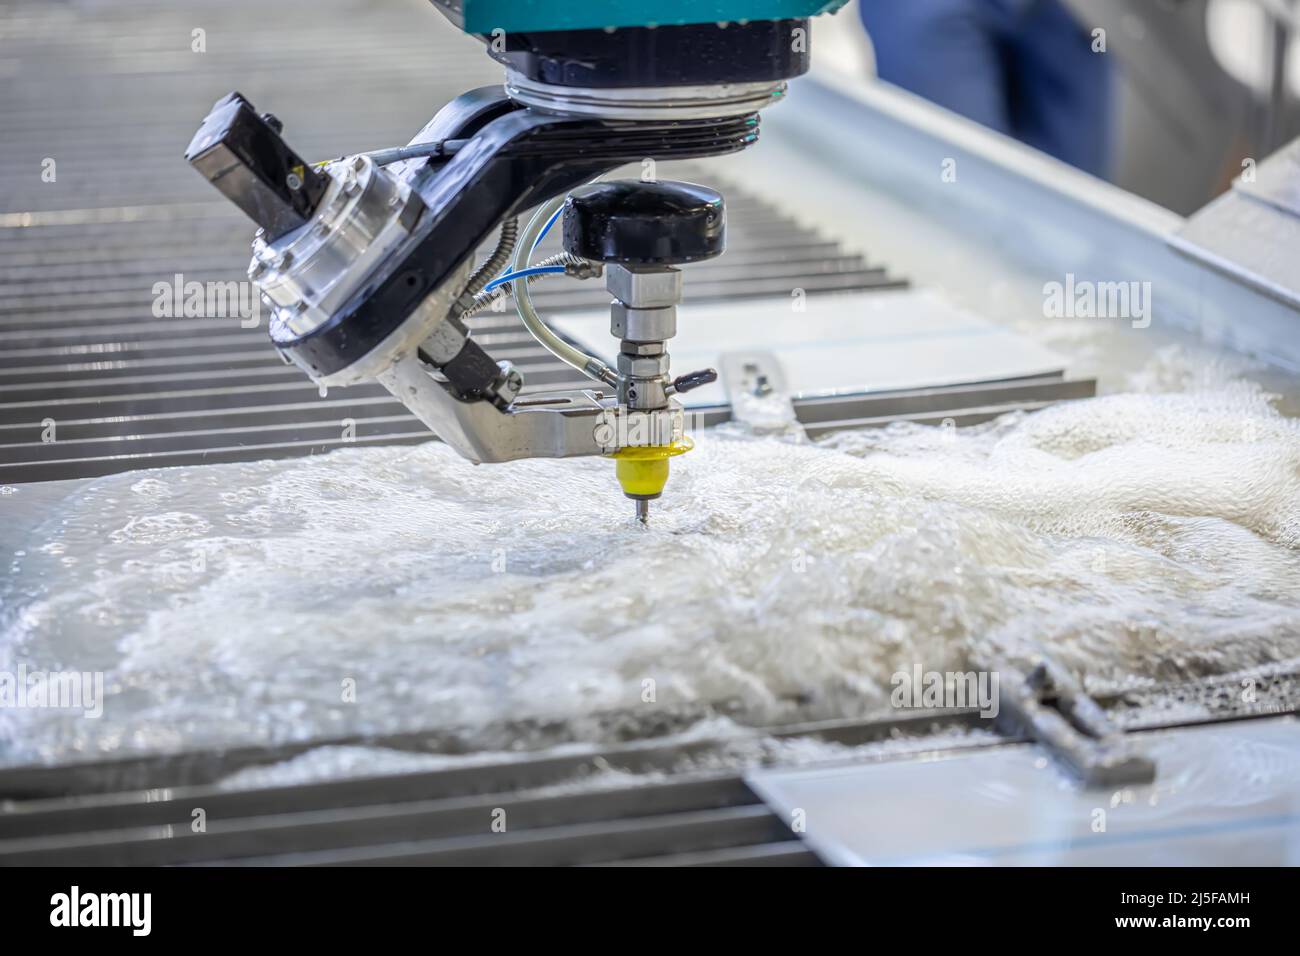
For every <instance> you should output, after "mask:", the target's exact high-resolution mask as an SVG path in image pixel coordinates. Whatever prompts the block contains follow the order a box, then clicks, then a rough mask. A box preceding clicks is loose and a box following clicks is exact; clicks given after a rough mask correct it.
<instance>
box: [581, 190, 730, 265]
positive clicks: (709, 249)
mask: <svg viewBox="0 0 1300 956" xmlns="http://www.w3.org/2000/svg"><path fill="white" fill-rule="evenodd" d="M726 244H727V211H726V207H725V206H724V205H723V202H722V194H721V193H720V192H718V191H717V190H715V189H710V188H709V187H707V186H697V185H695V184H694V183H678V182H661V183H642V182H637V181H635V180H616V181H614V182H608V183H592V184H591V185H589V186H581V187H579V188H577V189H575V190H574V191H573V192H571V193H570V194H569V198H568V200H567V201H566V202H565V204H564V248H565V249H567V250H568V251H569V252H571V253H573V254H574V255H575V256H582V258H584V259H594V260H596V261H598V262H617V263H621V264H623V265H628V266H660V265H663V266H668V265H675V264H677V263H683V262H699V261H701V260H703V259H712V258H713V257H714V256H718V255H721V254H722V251H723V249H725V248H726Z"/></svg>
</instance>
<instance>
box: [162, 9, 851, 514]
mask: <svg viewBox="0 0 1300 956" xmlns="http://www.w3.org/2000/svg"><path fill="white" fill-rule="evenodd" d="M434 2H435V5H436V6H438V7H439V8H440V9H441V10H442V11H443V12H444V13H445V14H446V15H447V16H448V17H449V18H450V19H451V20H452V21H453V22H454V23H456V24H457V25H458V26H460V27H461V28H462V29H463V30H464V31H465V32H466V33H470V34H473V35H476V36H478V37H479V38H480V39H481V40H482V41H483V42H484V43H485V44H486V47H487V52H488V55H489V56H491V57H492V58H493V59H495V60H497V61H498V62H500V63H501V64H502V65H503V66H504V67H505V72H506V76H505V83H504V84H503V85H502V86H492V87H484V88H481V89H477V90H473V91H471V92H468V93H466V94H464V95H463V96H461V97H459V98H458V99H456V100H454V101H453V102H451V103H449V104H448V105H447V106H445V107H444V108H443V109H442V110H441V111H440V112H439V113H438V114H437V115H436V116H435V117H434V118H433V119H432V120H431V121H430V122H429V123H428V124H427V125H426V126H425V127H424V129H422V130H421V131H420V132H419V134H418V135H417V136H416V137H415V138H414V139H413V140H412V141H411V142H410V143H409V144H408V145H406V146H404V147H397V148H393V149H385V150H379V151H377V152H374V153H366V154H360V155H355V156H348V157H343V158H341V159H338V160H335V161H332V162H329V163H322V164H315V165H313V164H311V163H309V162H307V161H306V160H304V159H303V157H301V156H300V155H299V154H297V153H296V152H295V151H294V150H293V149H291V148H290V147H289V146H288V145H287V144H286V143H285V141H284V139H283V138H282V137H281V131H282V126H281V123H280V121H279V120H278V119H276V118H275V116H273V115H272V114H269V113H264V114H259V113H258V111H257V110H256V109H255V108H254V107H253V105H252V104H251V103H249V102H248V100H246V99H245V98H244V97H243V96H241V95H240V94H238V93H231V94H230V95H228V96H227V97H225V98H224V99H222V100H220V101H219V102H218V103H217V104H216V105H215V106H214V107H213V109H212V111H211V112H210V113H209V114H208V116H207V118H206V119H205V120H204V122H203V125H202V127H201V128H200V129H199V131H198V133H196V134H195V136H194V139H193V141H192V142H191V143H190V146H189V149H188V150H187V151H186V158H187V159H188V160H189V162H190V163H191V164H192V165H193V166H194V167H195V168H196V169H197V170H198V171H199V172H200V173H202V174H203V175H204V176H205V177H206V178H207V179H208V180H209V181H210V182H211V183H212V184H213V185H214V186H216V187H217V188H218V189H219V190H220V191H221V192H222V193H223V194H224V195H225V196H226V197H227V198H229V199H230V200H231V201H232V202H234V203H235V204H236V205H238V206H239V207H240V208H241V209H243V211H244V212H245V213H247V214H248V216H249V217H250V218H251V219H253V220H254V222H256V223H257V224H258V226H259V227H260V229H259V231H258V233H257V237H256V239H255V240H254V242H253V259H252V263H251V265H250V268H249V277H250V279H251V280H252V281H253V282H254V283H255V284H256V285H257V286H258V288H259V289H260V290H261V293H262V295H263V296H264V297H265V300H266V301H267V304H268V305H269V307H270V310H271V322H270V335H271V340H272V342H273V344H274V345H275V347H276V348H277V349H279V350H280V352H281V354H282V355H283V356H284V357H285V358H286V360H288V361H291V362H293V363H294V364H296V365H297V366H299V367H300V368H301V369H302V370H303V371H304V372H306V373H307V375H309V376H310V377H311V378H312V379H313V380H314V381H315V382H317V383H318V384H320V385H321V386H322V387H328V386H331V385H351V384H354V383H358V382H362V381H368V380H376V381H379V382H380V383H382V384H383V385H384V386H385V387H386V388H387V389H388V390H389V391H391V392H392V394H393V395H394V396H396V397H397V398H398V399H399V400H400V401H401V402H402V403H403V404H405V405H406V406H407V407H408V408H410V409H411V411H413V412H414V413H415V414H416V415H417V416H418V417H419V418H420V419H421V420H422V421H423V422H424V423H425V424H427V425H428V426H429V427H430V428H431V429H433V431H434V432H436V433H437V434H438V436H439V437H440V438H442V439H443V441H445V442H447V443H448V444H449V445H451V446H452V447H453V448H454V449H455V450H456V451H457V452H459V453H460V454H461V455H464V456H465V457H466V458H469V459H470V460H472V461H475V462H501V461H510V460H513V459H518V458H536V457H554V458H562V457H573V456H583V455H605V456H608V457H610V458H612V459H614V460H615V462H616V472H617V476H618V479H619V482H620V484H621V485H622V488H623V491H624V493H625V494H626V495H627V496H628V497H629V498H632V499H633V500H634V501H635V502H636V508H637V516H638V518H639V519H640V520H641V521H643V522H644V521H645V520H646V516H647V513H648V503H649V501H651V500H653V499H655V498H657V497H659V495H660V494H661V493H662V491H663V489H664V486H665V483H666V482H667V479H668V463H669V460H670V459H671V458H672V457H674V456H676V455H679V454H681V453H683V452H685V451H687V450H689V448H690V439H689V438H688V436H687V435H686V434H685V429H684V415H683V410H682V406H681V404H680V403H679V402H678V401H677V400H676V398H675V396H676V395H677V394H680V393H682V392H685V391H688V390H689V389H691V388H694V387H697V386H699V385H702V384H705V383H707V382H711V381H713V380H714V379H716V377H717V375H716V372H714V371H713V370H712V369H700V370H694V371H691V372H688V373H687V374H684V375H680V376H677V377H674V376H673V375H672V373H671V371H670V360H669V354H668V350H667V342H668V340H669V339H670V338H672V337H673V335H674V334H675V332H676V322H677V304H678V302H679V301H680V298H681V271H680V269H679V267H680V266H682V265H685V264H689V263H692V262H699V261H702V260H705V259H710V258H712V257H714V256H717V255H720V254H721V253H722V252H723V249H724V246H725V241H726V212H725V208H724V203H723V199H722V196H721V195H720V194H719V193H717V192H716V191H714V190H712V189H709V188H708V187H705V186H700V185H695V184H690V183H680V182H656V181H652V177H651V178H650V179H651V181H646V177H643V178H642V179H641V180H630V181H614V182H598V181H597V180H598V179H599V178H600V177H601V176H604V175H605V174H607V173H609V172H610V171H612V170H614V169H616V168H618V167H620V166H623V165H625V164H628V163H645V161H646V160H655V161H662V160H671V159H691V158H699V157H707V156H718V155H724V154H727V153H732V152H735V151H737V150H741V149H744V148H745V147H747V146H749V145H751V144H752V143H753V142H755V140H756V139H757V137H758V112H759V111H760V110H761V109H762V108H763V107H765V106H767V105H769V104H771V103H773V102H776V101H777V100H779V99H780V98H781V97H782V96H783V95H784V93H785V89H786V81H787V80H788V79H790V78H791V77H794V76H797V75H799V74H801V73H803V72H805V71H806V70H807V68H808V65H809V46H808V39H809V38H808V18H809V17H811V16H813V15H816V14H819V13H823V12H829V11H833V10H835V9H837V8H839V7H840V6H842V5H843V3H844V0H728V2H718V3H713V4H709V5H707V8H705V9H703V10H701V8H700V5H699V4H696V3H689V2H687V0H656V2H655V3H654V4H653V6H652V5H650V4H647V3H645V2H644V0H617V2H611V3H606V4H589V3H577V2H574V0H550V2H536V3H530V4H516V3H512V2H510V0H434ZM706 14H707V18H708V19H707V21H705V20H704V16H705V15H706ZM647 166H650V164H647ZM651 168H652V167H651ZM530 209H531V210H534V211H533V213H532V215H531V218H530V220H529V221H528V223H527V225H526V226H525V227H524V229H523V231H522V233H521V232H520V229H519V225H518V223H519V218H520V217H521V216H522V215H523V214H524V213H526V212H527V211H528V210H530ZM561 217H562V218H563V225H562V230H563V238H564V248H565V251H564V252H563V253H561V254H559V255H556V256H552V257H549V258H547V259H544V260H541V261H538V262H534V261H533V258H532V257H533V254H534V252H535V250H536V248H537V246H538V244H539V243H540V241H541V239H542V237H543V236H544V235H545V234H546V233H547V232H548V231H549V230H550V229H551V228H552V226H553V225H555V224H556V222H557V221H559V220H560V218H561ZM494 232H495V233H496V234H497V235H498V239H497V242H496V247H495V250H494V251H493V252H492V253H491V254H490V255H489V256H488V257H487V259H486V261H484V262H483V263H481V264H480V265H478V266H477V267H475V265H474V258H475V251H476V250H477V249H478V248H479V246H480V245H481V244H482V243H484V242H485V241H488V240H489V239H490V237H491V236H492V234H493V233H494ZM557 273H564V274H568V275H570V276H574V277H577V278H593V277H596V276H603V277H604V278H605V281H606V284H607V287H608V289H609V291H610V292H611V293H612V294H613V297H614V299H613V302H612V304H611V310H610V312H611V315H610V331H611V333H612V334H613V335H614V336H615V337H616V338H618V339H619V340H620V342H621V344H620V351H619V355H618V359H617V362H616V365H615V367H611V366H610V365H608V364H607V363H605V362H604V361H602V360H601V359H599V358H597V357H596V356H594V355H592V354H589V353H588V352H586V351H584V350H583V349H581V348H578V347H576V346H575V345H573V344H572V343H570V342H568V341H566V340H564V339H562V338H561V337H559V336H558V335H556V334H555V332H553V331H552V330H551V329H550V328H549V327H548V326H547V325H546V323H545V322H544V321H543V320H542V318H541V317H540V316H539V315H538V314H537V311H536V309H535V308H534V307H533V304H532V300H531V298H530V296H529V292H528V285H529V283H530V282H532V281H534V280H535V279H537V278H540V277H542V276H546V275H552V274H557ZM505 295H513V298H514V301H515V305H516V307H517V309H518V311H519V315H520V318H521V319H522V321H523V323H524V325H525V326H526V327H527V328H528V330H529V331H530V332H531V333H532V334H533V336H535V337H536V338H537V340H538V341H539V342H540V343H541V344H542V345H543V346H545V347H546V348H547V349H548V350H549V351H551V352H552V353H553V354H554V355H555V356H556V357H557V358H559V359H561V360H562V361H564V362H566V363H568V364H569V365H571V366H573V367H574V368H576V369H578V370H579V371H581V372H582V373H583V374H584V375H585V376H587V377H588V378H590V379H591V380H592V386H591V387H590V388H584V389H581V390H577V391H551V392H541V393H532V394H530V395H529V396H528V397H527V398H526V399H525V400H521V399H520V397H519V395H520V389H521V388H522V386H523V377H522V375H521V374H520V373H519V371H518V370H517V369H515V368H513V367H512V366H511V365H510V363H508V362H498V361H496V360H494V359H493V358H492V357H491V356H490V355H489V354H488V352H487V351H486V350H484V349H483V348H482V347H481V346H480V345H479V344H478V343H477V342H475V341H474V340H473V339H472V338H471V337H470V334H469V331H468V328H467V325H466V319H468V318H469V317H470V316H472V315H473V314H474V313H475V312H477V311H479V310H481V309H484V308H486V307H488V306H489V305H491V304H492V303H493V302H494V301H495V300H496V299H498V298H500V297H502V296H505Z"/></svg>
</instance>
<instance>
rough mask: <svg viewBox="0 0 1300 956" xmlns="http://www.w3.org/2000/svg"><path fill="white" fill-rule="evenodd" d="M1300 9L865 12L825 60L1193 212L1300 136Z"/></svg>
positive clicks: (952, 3)
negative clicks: (1245, 167)
mask: <svg viewBox="0 0 1300 956" xmlns="http://www.w3.org/2000/svg"><path fill="white" fill-rule="evenodd" d="M1298 10H1300V7H1297V5H1296V3H1295V2H1294V0H908V2H905V3H899V2H894V0H853V2H852V4H851V5H850V7H849V8H847V9H846V10H844V11H843V12H842V13H841V14H840V15H838V16H836V17H823V18H821V19H819V20H817V21H816V28H815V29H816V30H817V31H818V32H817V34H816V39H817V49H816V55H815V57H814V61H815V62H816V63H817V66H818V68H823V67H826V68H833V69H835V70H837V71H839V72H841V73H847V74H853V75H856V76H859V77H861V78H862V79H863V81H864V82H866V81H869V80H870V79H872V78H874V77H875V76H877V75H879V76H880V77H881V78H883V79H885V80H888V81H890V82H892V83H894V84H897V85H899V86H902V87H903V88H905V89H908V90H911V91H912V92H914V93H916V94H918V95H920V96H923V97H925V98H926V99H928V100H931V101H932V102H935V103H938V104H939V105H941V106H944V107H946V108H948V109H952V110H954V111H956V112H958V113H961V114H962V115H965V116H968V117H970V118H971V119H975V120H977V121H979V122H982V123H984V124H985V125H987V126H991V127H992V128H995V129H997V130H999V132H1005V133H1008V134H1010V135H1015V136H1016V137H1017V138H1020V139H1023V140H1024V141H1026V142H1029V143H1030V144H1031V145H1034V146H1038V147H1039V148H1043V149H1045V150H1046V151H1047V152H1050V153H1052V154H1053V155H1055V156H1057V157H1058V158H1061V159H1064V160H1066V161H1067V162H1071V163H1072V164H1073V165H1076V166H1079V167H1080V168H1083V169H1085V170H1087V171H1088V172H1091V173H1094V174H1096V175H1099V176H1102V177H1103V178H1106V179H1109V180H1110V181H1112V182H1114V183H1116V184H1117V185H1120V186H1122V187H1123V188H1125V189H1128V190H1130V191H1132V192H1135V193H1137V194H1138V195H1140V196H1144V197H1146V198H1148V199H1150V200H1152V201H1154V202H1157V203H1159V204H1160V205H1162V206H1165V207H1167V208H1169V209H1172V210H1174V211H1175V212H1179V213H1182V214H1184V215H1185V214H1188V213H1190V212H1192V211H1193V210H1195V209H1198V208H1200V207H1201V206H1202V205H1204V204H1205V202H1206V201H1208V200H1209V199H1210V198H1212V197H1214V196H1216V195H1218V194H1219V193H1221V192H1223V190H1225V189H1227V188H1228V185H1229V183H1230V181H1231V180H1232V178H1233V177H1235V176H1238V175H1240V174H1241V172H1242V162H1243V160H1245V159H1248V158H1250V159H1255V160H1260V159H1262V158H1263V157H1265V156H1267V155H1269V154H1270V153H1271V152H1273V151H1274V150H1276V149H1277V148H1278V147H1279V146H1281V145H1282V144H1284V143H1286V142H1287V141H1289V140H1290V139H1292V138H1293V137H1295V136H1296V135H1297V133H1300V105H1298V101H1300V32H1298V31H1297V30H1296V24H1297V11H1298ZM864 24H865V26H866V28H867V29H866V30H865V31H864V30H863V29H862V27H863V25H864ZM1099 30H1100V31H1102V32H1101V33H1097V32H1096V31H1099ZM868 33H869V34H870V36H868Z"/></svg>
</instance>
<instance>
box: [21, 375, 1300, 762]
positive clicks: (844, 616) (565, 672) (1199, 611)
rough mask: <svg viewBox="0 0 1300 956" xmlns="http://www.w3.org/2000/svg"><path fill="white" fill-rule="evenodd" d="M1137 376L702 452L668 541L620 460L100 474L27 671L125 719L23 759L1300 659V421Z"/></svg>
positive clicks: (34, 724)
mask: <svg viewBox="0 0 1300 956" xmlns="http://www.w3.org/2000/svg"><path fill="white" fill-rule="evenodd" d="M1175 364H1176V363H1175ZM1180 368H1181V367H1180ZM1137 384H1138V385H1139V386H1140V387H1141V388H1143V389H1145V391H1139V392H1131V393H1125V394H1116V395H1111V396H1107V397H1103V398H1099V399H1095V400H1090V401H1084V402H1077V403H1073V404H1069V405H1064V406H1059V407H1055V408H1051V409H1047V410H1044V411H1042V412H1039V413H1035V414H1031V415H1015V416H1011V417H1008V418H1005V419H1003V420H1000V421H998V422H995V423H990V424H989V425H986V426H981V427H978V428H970V429H960V430H957V431H955V432H954V431H950V430H944V429H936V428H926V427H919V426H895V427H892V428H889V429H886V430H883V431H864V432H857V433H846V434H841V435H838V436H834V437H832V438H830V439H828V440H825V441H822V442H819V443H792V442H788V441H781V440H778V439H775V438H770V437H769V438H761V439H760V438H754V437H752V436H746V435H744V434H742V433H740V432H739V431H728V430H727V429H720V430H715V431H712V432H704V433H701V434H699V435H697V436H696V440H697V447H696V450H695V451H693V452H692V453H691V454H689V455H687V456H685V457H684V458H682V459H678V460H677V462H675V464H674V473H673V478H672V481H671V482H670V484H669V486H668V491H667V493H666V494H665V496H664V498H663V499H662V500H661V501H659V502H656V503H655V505H654V507H653V510H652V518H651V524H650V527H649V528H648V529H642V528H640V527H638V526H637V525H636V523H635V522H634V520H633V519H632V508H631V506H630V504H629V503H628V502H627V501H626V500H625V499H623V498H622V496H621V495H620V494H619V492H618V490H617V486H616V484H615V482H614V477H613V467H612V465H611V464H610V463H609V462H607V461H602V460H588V461H563V462H560V461H530V462H518V463H513V464H508V465H499V466H481V467H474V466H472V465H469V464H467V463H465V462H464V461H462V460H460V459H459V458H458V457H457V456H456V455H455V454H454V453H453V452H451V451H450V450H449V449H448V448H446V447H445V446H443V445H440V444H437V443H430V444H427V445H424V446H420V447H416V448H383V449H348V450H344V451H341V452H336V453H333V454H330V455H328V456H323V457H320V458H315V459H305V460H296V461H283V462H261V463H254V464H237V465H219V466H205V467H194V468H178V469H170V470H158V471H151V472H136V473H133V474H127V475H120V476H114V477H110V478H105V479H101V480H97V481H94V482H90V483H86V484H85V485H82V486H80V488H79V490H77V491H76V492H75V493H73V494H72V495H71V496H70V497H69V498H68V499H67V500H66V501H65V502H63V503H61V505H60V506H59V508H58V510H57V513H55V514H54V515H52V516H51V517H49V518H48V519H47V520H45V521H44V522H43V523H42V524H40V525H39V526H38V527H36V528H35V529H34V530H33V531H32V532H30V534H28V535H27V540H26V541H24V542H21V543H20V545H19V546H18V547H17V548H15V549H14V550H15V551H16V552H20V553H16V554H14V555H13V556H12V557H10V558H9V559H8V562H9V563H8V573H7V574H6V576H5V578H4V582H3V585H2V586H0V602H3V607H2V609H0V669H7V670H10V671H13V670H16V669H17V667H18V666H19V665H20V664H23V665H26V667H27V668H28V669H31V670H79V671H103V672H104V673H105V680H106V690H107V692H108V697H107V701H106V704H105V708H104V714H103V716H102V717H101V718H99V719H85V718H82V717H81V716H79V715H78V714H74V713H70V712H67V711H58V710H48V709H32V708H27V709H12V708H8V709H0V753H2V754H3V759H4V760H5V761H7V762H15V761H25V760H33V759H55V758H59V759H64V758H69V757H74V756H89V755H94V754H100V753H105V752H121V751H133V750H158V749H164V750H165V749H175V748H180V747H192V746H200V745H210V744H216V743H266V742H271V741H277V740H285V739H301V738H305V737H314V736H320V735H336V734H345V733H353V732H363V731H364V732H379V731H392V730H399V729H412V728H423V727H469V728H473V727H486V726H489V725H498V724H500V723H501V722H504V721H510V720H521V719H529V718H537V719H539V720H540V719H558V720H571V719H575V718H578V717H581V716H583V715H590V714H594V713H600V712H605V711H629V712H633V713H647V714H652V713H655V712H670V711H673V710H677V709H689V708H691V707H699V706H700V705H701V704H702V703H705V702H722V701H726V702H732V703H734V704H735V705H736V706H737V707H738V711H737V713H738V715H739V716H740V718H741V719H743V720H744V721H745V722H748V723H765V722H774V721H778V720H785V719H791V718H794V717H798V718H815V717H827V716H842V715H851V714H862V713H868V712H871V711H878V710H879V709H880V708H881V707H882V706H886V705H887V703H888V699H889V692H890V689H891V687H890V677H891V675H892V674H893V673H894V672H896V671H898V670H910V669H911V668H912V666H913V663H914V662H917V661H919V662H920V663H921V664H922V666H923V668H924V669H926V670H953V669H959V668H963V667H965V666H966V665H967V662H968V660H969V656H970V653H971V651H972V648H974V647H976V646H978V645H979V644H980V643H981V642H994V643H996V644H997V645H998V646H1000V647H1003V648H1007V649H1010V650H1011V651H1012V652H1016V651H1020V650H1024V649H1026V648H1031V647H1041V648H1044V649H1047V650H1049V651H1050V652H1051V653H1052V654H1053V655H1054V656H1055V657H1056V658H1057V659H1058V660H1060V661H1061V662H1062V663H1063V664H1065V665H1066V666H1067V667H1069V668H1070V669H1071V670H1073V671H1074V672H1075V673H1076V674H1078V675H1079V676H1080V677H1081V678H1083V679H1084V680H1085V682H1086V683H1087V684H1088V685H1089V686H1093V687H1096V686H1099V685H1102V684H1111V683H1114V682H1121V683H1122V682H1127V681H1137V682H1141V681H1149V680H1167V679H1177V678H1184V677H1193V676H1198V675H1203V674H1212V673H1226V672H1231V671H1236V670H1240V669H1243V668H1249V667H1255V666H1259V665H1265V664H1270V663H1274V662H1277V661H1279V660H1288V659H1291V658H1297V657H1300V429H1298V428H1297V423H1296V421H1295V420H1292V419H1287V418H1284V417H1282V416H1280V415H1278V414H1277V413H1276V412H1275V411H1274V410H1273V408H1272V406H1271V405H1270V403H1269V401H1268V398H1267V396H1265V395H1264V394H1262V393H1261V392H1260V390H1259V389H1258V388H1256V387H1255V386H1253V385H1251V384H1249V383H1247V382H1244V381H1236V380H1232V379H1229V378H1223V377H1219V378H1215V377H1210V378H1209V379H1208V380H1207V379H1206V378H1205V377H1204V376H1201V377H1199V378H1198V377H1197V376H1196V375H1195V374H1194V370H1191V369H1187V368H1181V371H1178V372H1177V373H1174V372H1170V370H1169V368H1165V367H1154V368H1153V369H1152V370H1151V373H1150V374H1149V375H1148V376H1146V377H1145V378H1144V379H1142V380H1140V381H1139V382H1138V383H1137ZM25 493H26V490H25V489H23V488H19V489H18V490H17V491H16V492H14V493H12V494H8V495H6V496H5V497H4V498H3V499H2V500H0V508H4V509H9V508H15V509H21V508H22V507H23V502H24V494H25ZM650 682H653V683H650ZM650 697H653V700H650V699H648V698H650Z"/></svg>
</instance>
